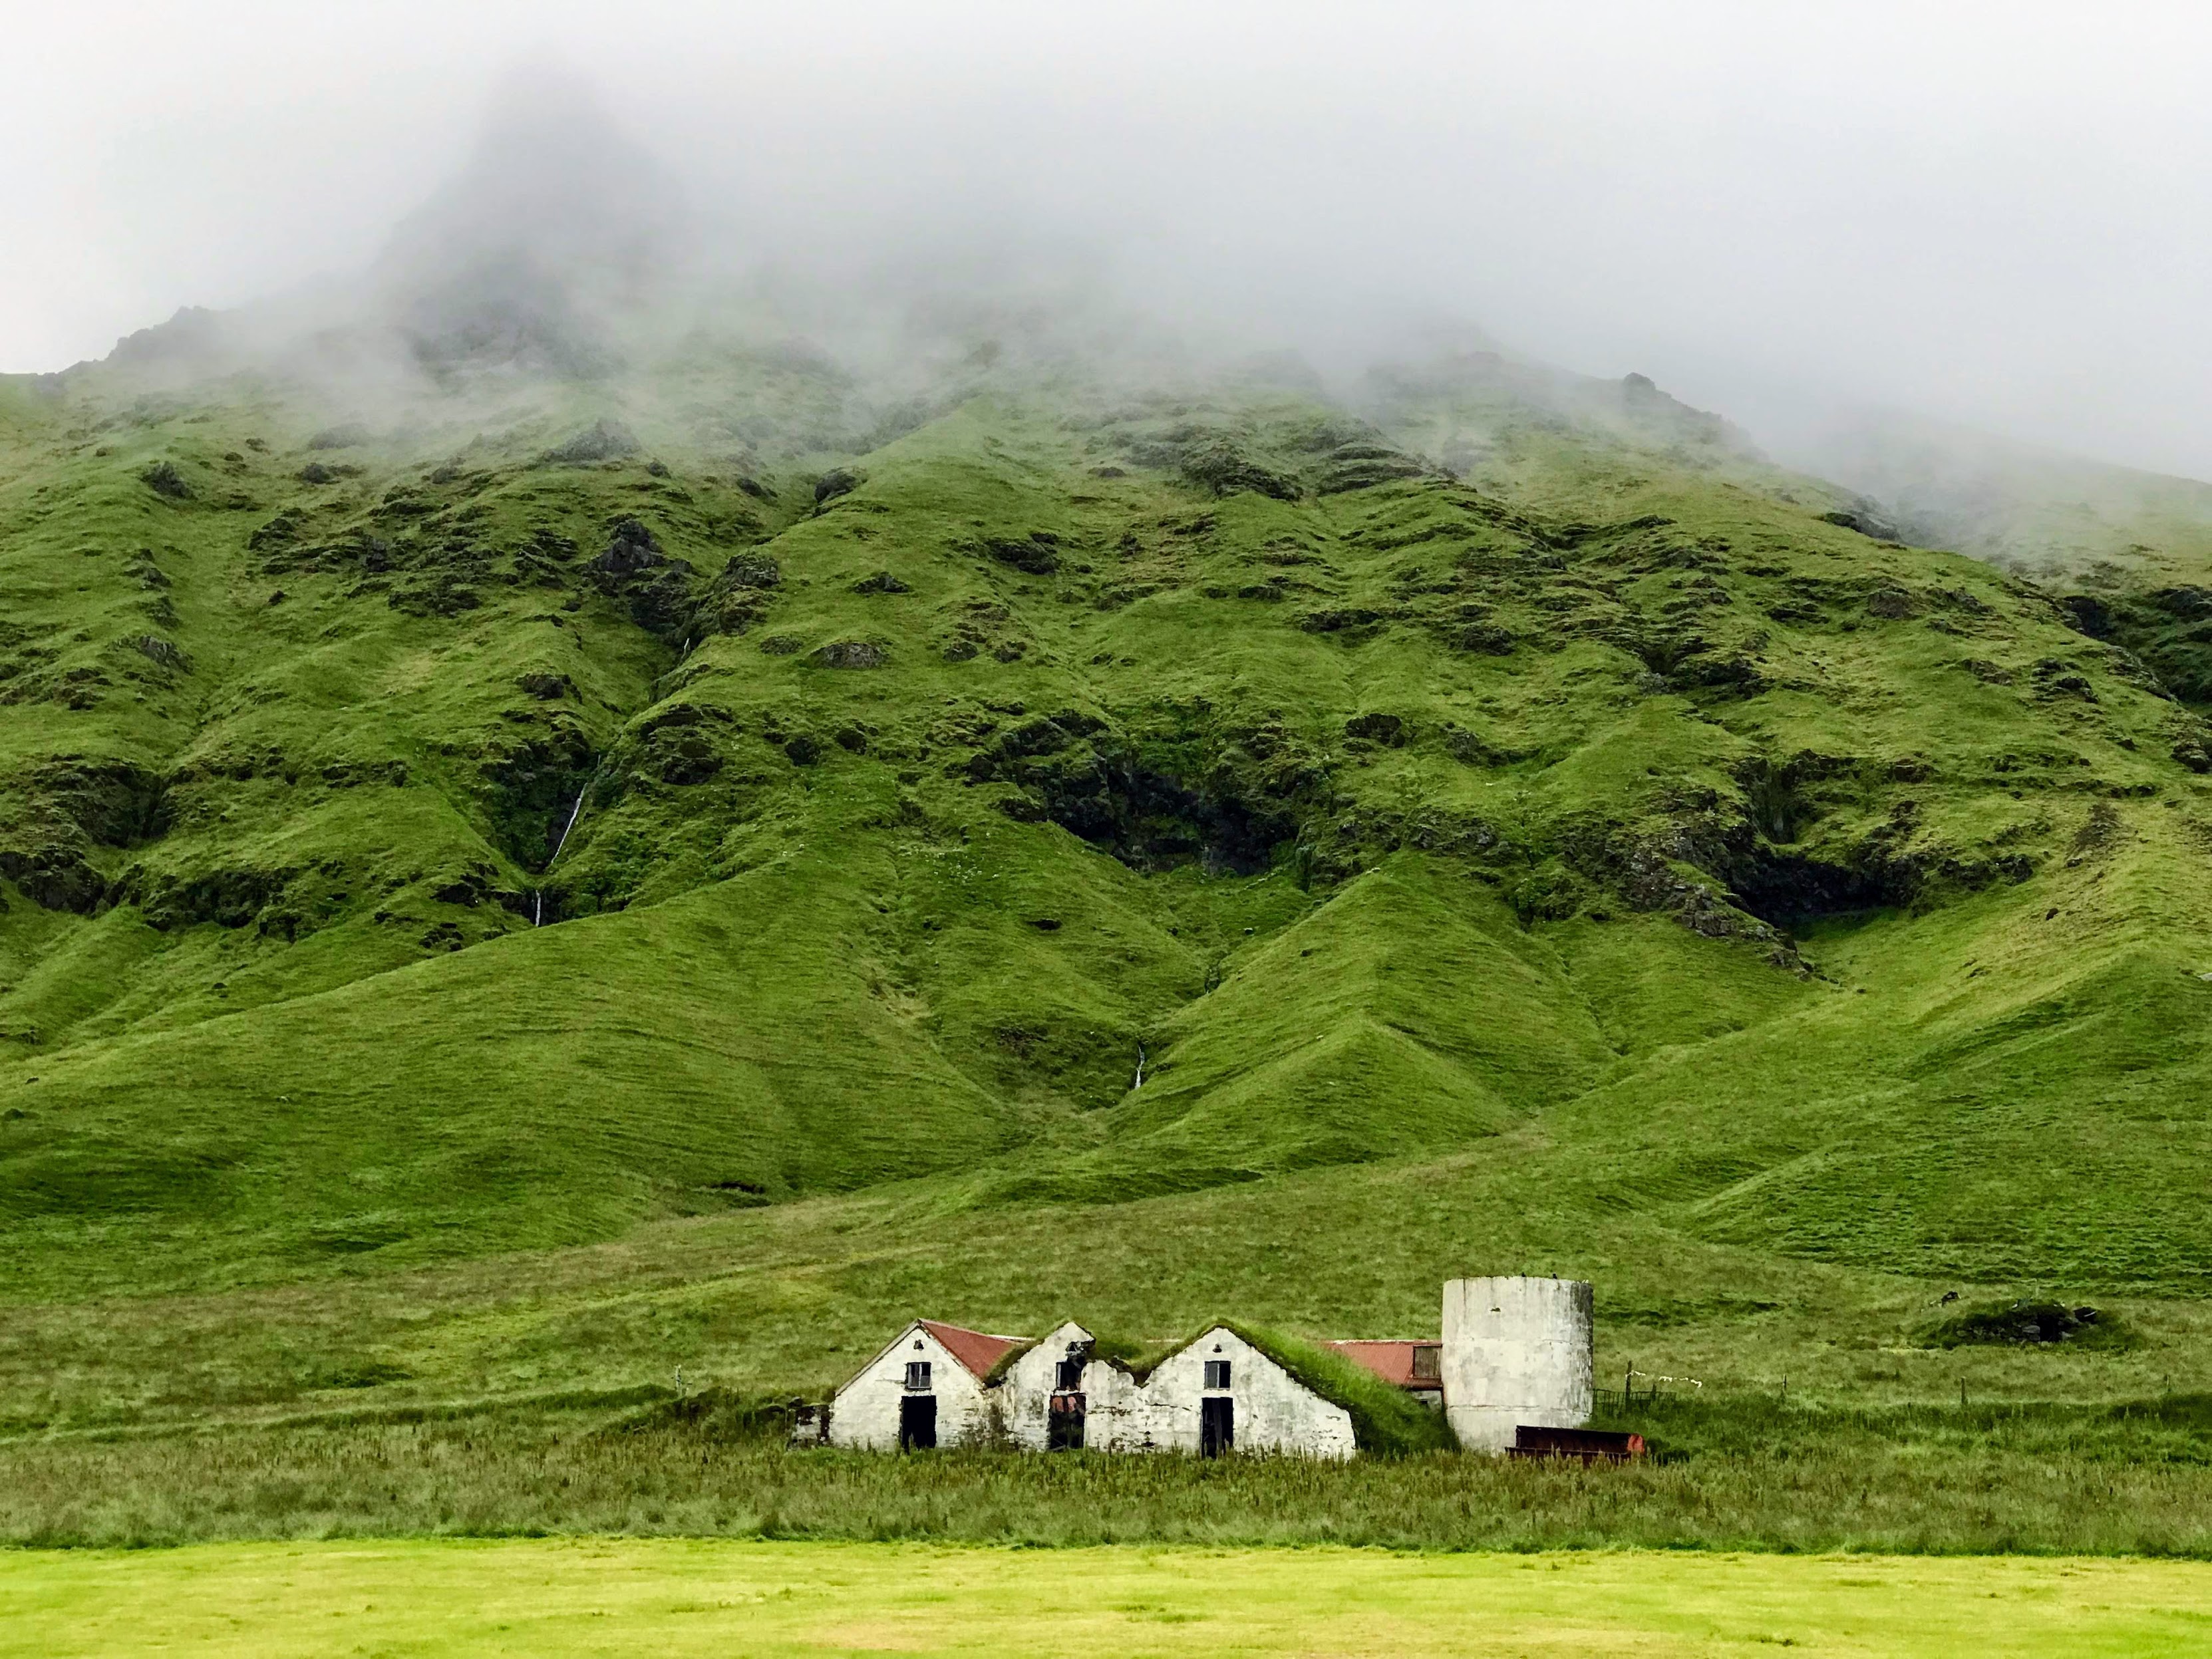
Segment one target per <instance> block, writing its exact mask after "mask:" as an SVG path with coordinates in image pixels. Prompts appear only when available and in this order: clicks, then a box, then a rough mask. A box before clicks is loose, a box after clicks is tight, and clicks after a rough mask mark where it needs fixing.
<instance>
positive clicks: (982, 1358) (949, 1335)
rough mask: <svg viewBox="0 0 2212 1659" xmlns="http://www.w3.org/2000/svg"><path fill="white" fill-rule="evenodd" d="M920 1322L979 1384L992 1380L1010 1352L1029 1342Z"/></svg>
mask: <svg viewBox="0 0 2212 1659" xmlns="http://www.w3.org/2000/svg"><path fill="white" fill-rule="evenodd" d="M917 1323H919V1324H920V1325H921V1328H922V1329H924V1330H925V1331H927V1332H928V1333H929V1334H931V1335H932V1336H933V1337H935V1338H936V1339H937V1340H938V1342H939V1344H940V1345H941V1346H943V1347H944V1349H945V1352H947V1353H949V1354H951V1356H952V1357H953V1358H955V1359H957V1360H958V1361H959V1362H960V1363H961V1364H963V1365H965V1366H966V1367H967V1368H968V1369H969V1370H971V1371H973V1372H974V1373H975V1376H976V1380H977V1381H979V1382H980V1381H981V1380H982V1379H983V1378H985V1377H987V1376H990V1374H991V1367H992V1366H994V1365H995V1364H998V1363H999V1360H1000V1356H1002V1355H1003V1354H1004V1353H1005V1352H1006V1350H1007V1349H1009V1348H1018V1347H1020V1346H1022V1344H1023V1343H1024V1342H1026V1341H1028V1340H1029V1339H1028V1338H1027V1337H1025V1336H992V1335H990V1334H987V1333H986V1332H983V1331H970V1330H963V1329H962V1328H960V1327H959V1326H957V1325H945V1324H941V1323H939V1322H938V1321H936V1320H934V1319H924V1320H920V1321H917Z"/></svg>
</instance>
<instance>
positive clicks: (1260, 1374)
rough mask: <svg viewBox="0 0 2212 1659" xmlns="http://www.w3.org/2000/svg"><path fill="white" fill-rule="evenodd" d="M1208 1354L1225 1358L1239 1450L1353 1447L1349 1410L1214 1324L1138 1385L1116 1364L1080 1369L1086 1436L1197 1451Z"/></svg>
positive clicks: (1106, 1446) (1098, 1442)
mask: <svg viewBox="0 0 2212 1659" xmlns="http://www.w3.org/2000/svg"><path fill="white" fill-rule="evenodd" d="M1210 1359H1225V1360H1227V1361H1228V1362H1229V1384H1230V1386H1229V1391H1228V1392H1229V1397H1230V1398H1231V1400H1233V1401H1236V1425H1237V1440H1236V1445H1237V1450H1238V1451H1240V1452H1275V1453H1281V1454H1287V1455H1294V1456H1300V1457H1319V1458H1329V1459H1340V1458H1347V1457H1353V1456H1357V1455H1358V1441H1357V1440H1356V1439H1355V1438H1354V1437H1353V1435H1352V1413H1349V1412H1347V1411H1346V1410H1345V1409H1344V1407H1341V1406H1339V1405H1336V1404H1334V1403H1333V1402H1331V1401H1327V1400H1324V1399H1322V1397H1321V1396H1320V1395H1317V1394H1316V1393H1315V1392H1314V1391H1313V1390H1312V1389H1309V1388H1308V1387H1306V1385H1305V1384H1304V1383H1301V1382H1299V1381H1298V1380H1297V1378H1296V1377H1294V1376H1291V1374H1290V1373H1289V1372H1288V1371H1286V1370H1284V1369H1283V1368H1282V1367H1281V1366H1280V1365H1278V1364H1276V1363H1275V1362H1274V1361H1273V1360H1272V1359H1270V1358H1267V1355H1266V1354H1264V1353H1261V1352H1260V1351H1259V1350H1258V1349H1257V1348H1255V1347H1254V1346H1252V1345H1251V1344H1250V1343H1249V1342H1247V1341H1245V1340H1244V1339H1243V1337H1241V1336H1239V1335H1237V1333H1236V1332H1234V1331H1232V1330H1230V1329H1228V1328H1225V1327H1223V1326H1218V1325H1217V1326H1215V1327H1214V1328H1212V1330H1210V1331H1207V1332H1206V1334H1204V1335H1202V1336H1200V1338H1199V1339H1198V1340H1196V1341H1194V1342H1193V1343H1191V1344H1190V1345H1189V1346H1187V1347H1184V1348H1182V1350H1180V1351H1179V1352H1176V1353H1174V1354H1172V1355H1170V1357H1169V1358H1167V1359H1165V1360H1164V1361H1162V1362H1161V1364H1160V1365H1159V1367H1158V1369H1157V1370H1154V1371H1153V1372H1152V1375H1151V1376H1149V1377H1147V1378H1146V1380H1145V1382H1144V1383H1143V1384H1142V1385H1141V1386H1139V1384H1138V1383H1137V1381H1136V1379H1135V1378H1134V1377H1133V1376H1130V1375H1129V1374H1128V1373H1127V1371H1124V1370H1121V1368H1120V1367H1119V1366H1116V1365H1110V1364H1107V1363H1106V1362H1104V1361H1103V1360H1094V1361H1092V1362H1091V1365H1090V1366H1089V1367H1088V1368H1086V1370H1085V1373H1084V1389H1085V1394H1086V1395H1088V1396H1089V1398H1090V1420H1089V1422H1088V1424H1087V1425H1086V1440H1087V1443H1088V1444H1090V1445H1092V1446H1096V1447H1097V1448H1098V1449H1101V1450H1103V1451H1182V1452H1193V1453H1194V1452H1196V1451H1197V1450H1198V1449H1199V1401H1200V1400H1202V1399H1204V1398H1205V1397H1206V1395H1208V1394H1209V1393H1212V1392H1216V1391H1214V1390H1209V1389H1207V1388H1206V1386H1205V1383H1206V1361H1208V1360H1210Z"/></svg>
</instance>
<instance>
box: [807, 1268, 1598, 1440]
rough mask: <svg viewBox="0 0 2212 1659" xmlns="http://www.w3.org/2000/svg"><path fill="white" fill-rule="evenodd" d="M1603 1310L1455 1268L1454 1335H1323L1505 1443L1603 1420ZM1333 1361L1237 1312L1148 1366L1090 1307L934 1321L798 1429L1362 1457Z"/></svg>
mask: <svg viewBox="0 0 2212 1659" xmlns="http://www.w3.org/2000/svg"><path fill="white" fill-rule="evenodd" d="M1591 1309H1592V1297H1591V1291H1590V1287H1589V1285H1586V1284H1581V1283H1578V1282H1571V1281H1565V1280H1560V1279H1518V1278H1504V1279H1454V1280H1452V1281H1451V1282H1450V1283H1449V1284H1448V1285H1445V1287H1444V1314H1443V1332H1444V1334H1443V1340H1441V1341H1427V1340H1394V1341H1370V1340H1352V1341H1344V1342H1332V1343H1328V1344H1326V1345H1324V1346H1325V1347H1326V1348H1327V1349H1329V1350H1333V1351H1334V1353H1335V1354H1337V1355H1340V1356H1341V1357H1342V1358H1345V1359H1348V1360H1351V1361H1352V1362H1353V1363H1354V1364H1357V1365H1358V1366H1360V1367H1361V1368H1363V1370H1365V1371H1366V1372H1369V1373H1371V1374H1372V1376H1374V1377H1375V1378H1376V1379H1377V1380H1378V1381H1380V1382H1382V1383H1387V1384H1389V1386H1390V1387H1391V1388H1393V1389H1401V1390H1403V1391H1405V1393H1407V1395H1411V1396H1412V1397H1413V1399H1415V1400H1417V1401H1420V1402H1421V1403H1422V1404H1424V1405H1427V1406H1430V1407H1434V1408H1436V1409H1438V1410H1441V1411H1443V1413H1444V1414H1445V1416H1446V1418H1447V1419H1448V1420H1449V1423H1450V1425H1451V1428H1452V1430H1453V1431H1454V1432H1455V1435H1456V1436H1457V1437H1458V1439H1459V1441H1460V1443H1461V1444H1462V1445H1465V1446H1468V1447H1474V1448H1480V1449H1486V1450H1492V1451H1502V1450H1504V1449H1507V1448H1509V1447H1510V1446H1511V1445H1512V1444H1513V1443H1514V1437H1515V1435H1516V1431H1517V1430H1518V1429H1519V1428H1520V1427H1522V1426H1528V1425H1542V1426H1547V1427H1554V1428H1571V1427H1574V1426H1577V1425H1581V1424H1583V1423H1586V1422H1587V1421H1589V1413H1590V1405H1591V1381H1592V1378H1591ZM1277 1346H1281V1345H1279V1344H1278V1345H1277ZM1309 1358H1310V1354H1309ZM1332 1363H1333V1362H1332ZM1326 1370H1327V1365H1326V1364H1314V1363H1309V1364H1306V1365H1305V1366H1304V1368H1303V1374H1302V1370H1301V1367H1300V1366H1299V1364H1298V1363H1297V1361H1295V1360H1291V1361H1289V1362H1288V1363H1286V1360H1285V1358H1284V1357H1283V1356H1282V1355H1281V1354H1279V1353H1271V1352H1267V1351H1266V1350H1265V1349H1263V1348H1262V1347H1261V1346H1258V1345H1257V1344H1256V1343H1255V1341H1254V1340H1251V1339H1249V1338H1248V1337H1247V1336H1245V1335H1243V1334H1239V1333H1238V1332H1237V1330H1235V1329H1233V1328H1231V1327H1230V1326H1228V1325H1225V1324H1217V1325H1212V1326H1210V1327H1208V1328H1206V1329H1205V1330H1204V1331H1201V1332H1200V1333H1199V1334H1197V1335H1196V1336H1194V1337H1192V1338H1190V1339H1189V1340H1187V1341H1185V1342H1182V1344H1180V1345H1178V1346H1176V1347H1175V1348H1173V1349H1171V1350H1170V1352H1168V1353H1167V1354H1166V1355H1165V1356H1164V1357H1163V1358H1158V1360H1156V1361H1154V1362H1153V1363H1152V1364H1151V1365H1150V1366H1148V1367H1147V1368H1146V1370H1143V1371H1141V1372H1139V1371H1138V1370H1133V1369H1132V1368H1131V1367H1130V1366H1129V1365H1128V1364H1125V1363H1124V1362H1123V1361H1122V1360H1121V1359H1120V1358H1115V1357H1113V1356H1110V1355H1103V1354H1101V1353H1099V1352H1098V1351H1097V1340H1096V1338H1095V1337H1094V1335H1093V1334H1092V1333H1091V1331H1089V1330H1087V1329H1086V1328H1084V1327H1083V1326H1081V1325H1079V1324H1077V1323H1075V1322H1073V1321H1070V1322H1066V1323H1065V1324H1062V1325H1060V1327H1059V1328H1056V1329H1054V1331H1052V1332H1051V1333H1050V1334H1048V1335H1046V1336H1044V1337H1042V1338H1040V1339H1037V1340H1030V1339H1028V1338H1025V1337H1016V1336H999V1335H993V1334H989V1333H987V1332H982V1331H971V1330H967V1329H964V1328H962V1327H959V1326H957V1325H947V1324H944V1323H942V1322H938V1321H935V1320H927V1319H918V1320H916V1321H915V1322H914V1323H913V1324H911V1325H909V1326H908V1327H907V1328H906V1329H905V1330H903V1331H902V1332H900V1333H899V1334H898V1336H897V1337H896V1339H895V1340H893V1341H892V1342H891V1343H890V1345H889V1346H886V1347H885V1348H884V1349H883V1351H882V1352H879V1353H878V1354H877V1355H876V1357H875V1358H873V1359H872V1360H870V1361H869V1362H868V1363H867V1364H866V1365H864V1366H862V1367H861V1368H860V1371H859V1372H858V1374H856V1375H855V1376H854V1377H853V1378H852V1380H851V1381H850V1382H848V1383H846V1384H845V1386H844V1387H842V1389H838V1390H837V1392H836V1395H835V1397H834V1398H833V1399H832V1400H831V1401H829V1405H828V1406H827V1407H825V1408H823V1409H821V1410H820V1411H818V1412H817V1411H812V1410H809V1411H807V1412H805V1413H802V1417H801V1420H800V1423H799V1426H798V1428H797V1429H796V1431H795V1432H794V1437H795V1438H800V1439H805V1440H817V1441H822V1442H826V1443H829V1444H831V1445H836V1446H851V1447H858V1448H863V1449H873V1450H884V1451H888V1450H894V1449H896V1450H908V1449H927V1448H929V1447H933V1446H940V1445H958V1444H999V1445H1007V1446H1014V1447H1020V1448H1025V1449H1030V1450H1035V1451H1051V1450H1060V1449H1073V1448H1079V1447H1089V1448H1091V1449H1095V1450H1099V1451H1183V1452H1195V1453H1198V1454H1200V1455H1207V1456H1212V1455H1217V1454H1219V1453H1222V1452H1228V1451H1232V1450H1234V1451H1257V1452H1277V1453H1291V1454H1296V1455H1301V1456H1306V1457H1316V1458H1329V1459H1337V1458H1347V1457H1352V1456H1355V1455H1358V1449H1359V1444H1360V1442H1359V1436H1358V1430H1357V1428H1356V1426H1355V1423H1354V1416H1353V1413H1352V1410H1351V1409H1350V1408H1349V1402H1348V1401H1347V1399H1346V1396H1345V1395H1344V1391H1343V1389H1342V1388H1341V1387H1333V1386H1332V1385H1331V1383H1330V1381H1329V1380H1328V1377H1327V1376H1323V1375H1322V1374H1321V1373H1322V1372H1324V1371H1326ZM1354 1375H1357V1374H1356V1373H1355V1374H1354ZM1367 1386H1368V1387H1369V1388H1370V1389H1372V1387H1373V1384H1371V1383H1370V1384H1368V1385H1367Z"/></svg>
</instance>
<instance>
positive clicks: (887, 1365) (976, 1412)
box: [829, 1321, 997, 1451]
mask: <svg viewBox="0 0 2212 1659" xmlns="http://www.w3.org/2000/svg"><path fill="white" fill-rule="evenodd" d="M910 1359H926V1360H927V1361H929V1382H930V1392H931V1393H933V1394H934V1395H936V1396H937V1443H938V1444H939V1445H940V1446H957V1445H960V1444H962V1443H972V1442H976V1441H981V1440H983V1439H985V1438H987V1437H988V1435H989V1433H990V1431H991V1415H992V1412H991V1408H992V1405H993V1403H994V1402H992V1401H989V1400H987V1398H986V1395H985V1390H984V1388H983V1385H982V1384H981V1383H979V1382H978V1381H976V1379H975V1375H974V1373H972V1372H971V1371H969V1369H968V1368H967V1367H966V1366H965V1365H963V1364H961V1363H960V1362H959V1361H958V1360H957V1359H955V1358H953V1357H952V1356H951V1354H950V1353H949V1352H946V1351H945V1345H944V1344H943V1343H941V1342H939V1340H937V1339H936V1338H935V1337H933V1336H932V1335H931V1334H929V1333H928V1332H927V1331H926V1330H924V1329H923V1328H921V1322H919V1321H917V1322H915V1323H914V1324H912V1325H909V1326H908V1327H907V1328H906V1329H905V1330H903V1331H902V1332H901V1333H900V1334H899V1335H898V1339H897V1340H896V1341H894V1342H893V1343H892V1344H891V1345H890V1346H889V1347H887V1348H885V1349H884V1351H883V1352H881V1353H879V1354H878V1355H877V1356H876V1357H875V1358H873V1359H872V1360H870V1361H869V1362H868V1364H867V1366H866V1369H864V1370H862V1371H861V1372H860V1375H859V1376H855V1377H854V1379H853V1380H852V1381H851V1382H849V1383H847V1384H846V1385H845V1386H844V1387H843V1388H842V1389H838V1390H837V1395H836V1399H835V1400H834V1401H832V1402H831V1404H830V1408H829V1443H830V1444H831V1445H833V1446H853V1447H857V1448H860V1449H863V1450H866V1451H896V1450H897V1449H898V1432H899V1401H901V1400H902V1399H904V1398H905V1397H906V1392H907V1389H906V1367H907V1362H908V1360H910ZM990 1392H991V1393H993V1394H995V1393H996V1392H997V1390H996V1389H993V1390H991V1391H990Z"/></svg>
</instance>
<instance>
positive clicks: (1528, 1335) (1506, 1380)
mask: <svg viewBox="0 0 2212 1659" xmlns="http://www.w3.org/2000/svg"><path fill="white" fill-rule="evenodd" d="M1594 1308H1595V1296H1594V1293H1593V1292H1592V1291H1591V1288H1590V1286H1589V1284H1588V1283H1586V1282H1585V1281H1583V1280H1581V1279H1523V1278H1518V1277H1501V1278H1495V1279H1451V1280H1449V1281H1448V1282H1447V1283H1446V1284H1445V1285H1444V1307H1443V1381H1444V1413H1445V1415H1446V1417H1447V1418H1448V1419H1449V1420H1450V1423H1451V1426H1452V1432H1453V1433H1454V1434H1455V1435H1456V1436H1457V1437H1458V1438H1459V1443H1460V1444H1461V1445H1462V1446H1464V1447H1465V1448H1467V1449H1468V1450H1470V1451H1492V1452H1498V1451H1504V1449H1506V1448H1507V1447H1509V1446H1510V1445H1511V1444H1512V1443H1513V1431H1515V1430H1516V1428H1518V1427H1519V1426H1520V1425H1522V1424H1524V1423H1525V1424H1528V1425H1531V1426H1533V1427H1543V1428H1555V1429H1572V1428H1580V1427H1581V1426H1582V1425H1583V1424H1585V1423H1587V1422H1589V1415H1590V1407H1591V1404H1592V1395H1591V1389H1592V1385H1593V1382H1594V1378H1593V1376H1592V1374H1591V1364H1592V1346H1591V1345H1592V1332H1591V1324H1592V1314H1593V1310H1594Z"/></svg>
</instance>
